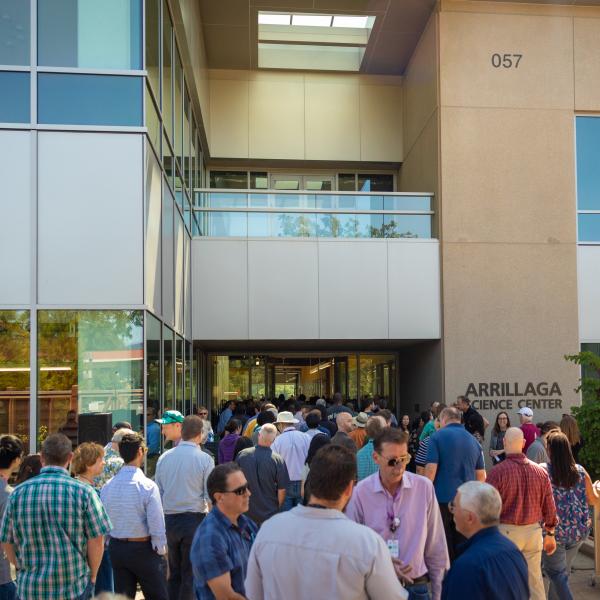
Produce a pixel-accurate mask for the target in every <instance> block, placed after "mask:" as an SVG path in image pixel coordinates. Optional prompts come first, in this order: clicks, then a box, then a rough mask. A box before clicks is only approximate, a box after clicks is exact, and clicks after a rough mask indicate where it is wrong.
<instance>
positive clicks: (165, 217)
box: [162, 182, 175, 327]
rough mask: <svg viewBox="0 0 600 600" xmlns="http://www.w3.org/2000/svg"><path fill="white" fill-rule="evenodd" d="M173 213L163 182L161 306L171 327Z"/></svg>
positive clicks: (173, 206) (171, 201) (172, 303)
mask: <svg viewBox="0 0 600 600" xmlns="http://www.w3.org/2000/svg"><path fill="white" fill-rule="evenodd" d="M174 211H175V200H174V199H173V196H172V195H171V192H170V191H169V188H168V187H167V184H166V183H164V182H163V204H162V306H163V317H164V320H165V322H166V323H167V324H168V325H170V326H171V327H173V325H174V324H175V298H174V295H175V274H174V272H173V261H174V244H175V234H174Z"/></svg>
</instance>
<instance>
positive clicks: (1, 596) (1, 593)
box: [0, 581, 17, 600]
mask: <svg viewBox="0 0 600 600" xmlns="http://www.w3.org/2000/svg"><path fill="white" fill-rule="evenodd" d="M0 600H17V586H16V585H15V582H14V581H9V582H8V583H3V584H2V585H0Z"/></svg>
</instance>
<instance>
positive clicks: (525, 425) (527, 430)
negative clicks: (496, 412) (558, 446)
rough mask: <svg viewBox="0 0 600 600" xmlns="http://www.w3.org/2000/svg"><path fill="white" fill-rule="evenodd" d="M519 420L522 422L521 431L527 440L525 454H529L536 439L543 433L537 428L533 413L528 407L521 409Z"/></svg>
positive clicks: (524, 448)
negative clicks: (530, 447)
mask: <svg viewBox="0 0 600 600" xmlns="http://www.w3.org/2000/svg"><path fill="white" fill-rule="evenodd" d="M519 420H520V421H521V431H522V432H523V437H524V438H525V446H524V447H523V454H525V453H526V452H527V449H528V448H529V446H531V444H533V442H534V441H535V439H536V438H538V437H540V435H541V434H542V432H541V431H540V430H539V429H538V428H537V427H536V425H535V423H532V421H533V411H532V410H531V409H530V408H529V407H528V406H523V407H522V408H520V409H519Z"/></svg>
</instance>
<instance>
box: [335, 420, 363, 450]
mask: <svg viewBox="0 0 600 600" xmlns="http://www.w3.org/2000/svg"><path fill="white" fill-rule="evenodd" d="M335 424H336V425H337V429H338V430H337V433H336V434H335V435H334V436H333V437H332V438H331V443H332V444H337V445H338V446H344V447H345V448H348V450H351V451H352V452H354V454H356V452H357V451H358V449H357V447H356V444H355V443H354V440H353V439H352V438H351V437H350V436H349V435H348V434H349V433H350V432H351V431H354V429H355V427H354V419H353V417H352V415H351V414H350V413H347V412H339V413H338V414H337V416H336V418H335Z"/></svg>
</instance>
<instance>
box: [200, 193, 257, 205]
mask: <svg viewBox="0 0 600 600" xmlns="http://www.w3.org/2000/svg"><path fill="white" fill-rule="evenodd" d="M200 196H201V197H202V199H203V201H207V204H202V206H208V207H209V208H246V206H248V197H247V196H246V194H231V193H230V194H221V193H219V192H211V193H203V194H200Z"/></svg>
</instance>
